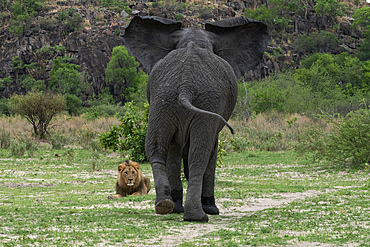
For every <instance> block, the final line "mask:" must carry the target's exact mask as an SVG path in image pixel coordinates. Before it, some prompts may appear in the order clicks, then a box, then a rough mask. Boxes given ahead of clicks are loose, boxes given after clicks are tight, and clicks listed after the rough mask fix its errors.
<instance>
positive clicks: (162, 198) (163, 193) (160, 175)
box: [152, 163, 174, 214]
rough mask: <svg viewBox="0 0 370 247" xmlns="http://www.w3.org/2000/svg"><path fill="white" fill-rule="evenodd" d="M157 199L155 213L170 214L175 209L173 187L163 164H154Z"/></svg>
mask: <svg viewBox="0 0 370 247" xmlns="http://www.w3.org/2000/svg"><path fill="white" fill-rule="evenodd" d="M152 170H153V177H154V184H155V191H156V199H155V212H156V213H157V214H169V213H171V212H172V210H173V208H174V203H173V201H172V198H171V187H170V183H169V181H168V178H167V172H166V166H165V165H164V164H161V163H153V164H152Z"/></svg>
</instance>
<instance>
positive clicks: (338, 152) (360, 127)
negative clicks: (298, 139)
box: [324, 108, 370, 166]
mask: <svg viewBox="0 0 370 247" xmlns="http://www.w3.org/2000/svg"><path fill="white" fill-rule="evenodd" d="M330 123H331V124H332V126H333V130H332V132H331V134H330V135H329V137H328V140H327V145H326V149H325V151H324V156H325V157H326V158H327V159H328V160H330V161H332V162H340V163H343V164H351V165H353V166H361V165H362V166H365V164H369V163H370V151H369V150H370V141H369V140H370V109H369V108H367V109H360V110H358V111H355V112H350V113H348V114H347V115H346V116H345V117H340V118H339V119H338V120H337V119H334V118H331V119H330Z"/></svg>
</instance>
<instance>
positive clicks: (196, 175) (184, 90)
mask: <svg viewBox="0 0 370 247" xmlns="http://www.w3.org/2000/svg"><path fill="white" fill-rule="evenodd" d="M268 40H269V35H268V31H267V26H266V25H265V24H263V23H261V22H259V21H255V20H252V19H249V18H246V17H235V18H230V19H225V20H220V21H215V22H212V23H206V24H205V29H200V28H182V24H181V23H180V22H177V21H173V20H169V19H165V18H161V17H156V16H135V17H134V18H133V19H132V20H131V22H130V24H129V25H128V26H127V27H126V29H125V33H124V35H123V42H124V45H125V47H126V49H127V50H128V51H129V53H130V54H131V55H133V56H135V57H136V58H137V60H138V61H139V62H140V63H141V64H142V65H143V67H144V68H145V69H146V70H147V71H148V72H149V78H148V82H147V99H148V102H149V117H148V128H147V134H146V139H145V152H146V155H147V158H148V160H149V162H150V164H151V167H152V171H153V177H154V185H155V191H156V200H155V212H156V213H157V214H168V213H171V212H175V213H182V212H183V213H184V215H183V219H184V220H185V221H198V222H208V216H207V214H219V210H218V208H217V206H216V204H215V198H214V186H215V169H216V159H217V147H218V134H219V132H220V131H221V130H222V128H223V127H224V126H225V125H226V126H227V127H228V128H229V129H230V130H231V131H232V132H233V129H232V127H231V126H230V125H229V124H228V123H227V120H228V119H229V118H230V116H231V114H232V112H233V110H234V107H235V104H236V100H237V94H238V89H237V88H238V87H237V78H239V77H241V76H243V75H244V74H245V73H246V72H248V71H249V70H251V69H253V68H254V67H255V66H256V65H257V64H258V63H259V62H260V61H261V60H262V56H263V53H264V51H265V49H266V47H267V43H268ZM182 161H183V163H184V169H185V174H186V175H187V179H188V187H187V193H186V200H185V204H184V206H183V205H182V197H183V188H182V182H181V162H182Z"/></svg>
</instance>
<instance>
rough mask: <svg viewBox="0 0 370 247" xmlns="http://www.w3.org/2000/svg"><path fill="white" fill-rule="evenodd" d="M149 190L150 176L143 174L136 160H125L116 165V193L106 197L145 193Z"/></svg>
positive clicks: (112, 197)
mask: <svg viewBox="0 0 370 247" xmlns="http://www.w3.org/2000/svg"><path fill="white" fill-rule="evenodd" d="M149 190H150V178H148V177H144V176H143V173H142V172H141V170H140V167H139V165H138V164H137V163H136V162H133V161H131V160H126V161H124V162H123V163H122V164H120V165H119V166H118V176H117V182H116V194H115V195H110V196H108V199H114V198H121V197H125V196H127V195H131V196H140V195H145V194H148V192H149Z"/></svg>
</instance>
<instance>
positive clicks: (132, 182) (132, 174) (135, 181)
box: [118, 160, 141, 187]
mask: <svg viewBox="0 0 370 247" xmlns="http://www.w3.org/2000/svg"><path fill="white" fill-rule="evenodd" d="M139 169H140V167H139V165H138V164H137V163H136V162H133V161H131V160H126V161H125V162H123V163H122V164H120V165H119V166H118V172H119V174H118V176H119V177H120V179H119V180H121V181H120V182H121V183H122V182H123V184H122V185H126V186H128V187H136V186H138V185H139V183H140V180H141V171H140V170H139Z"/></svg>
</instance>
